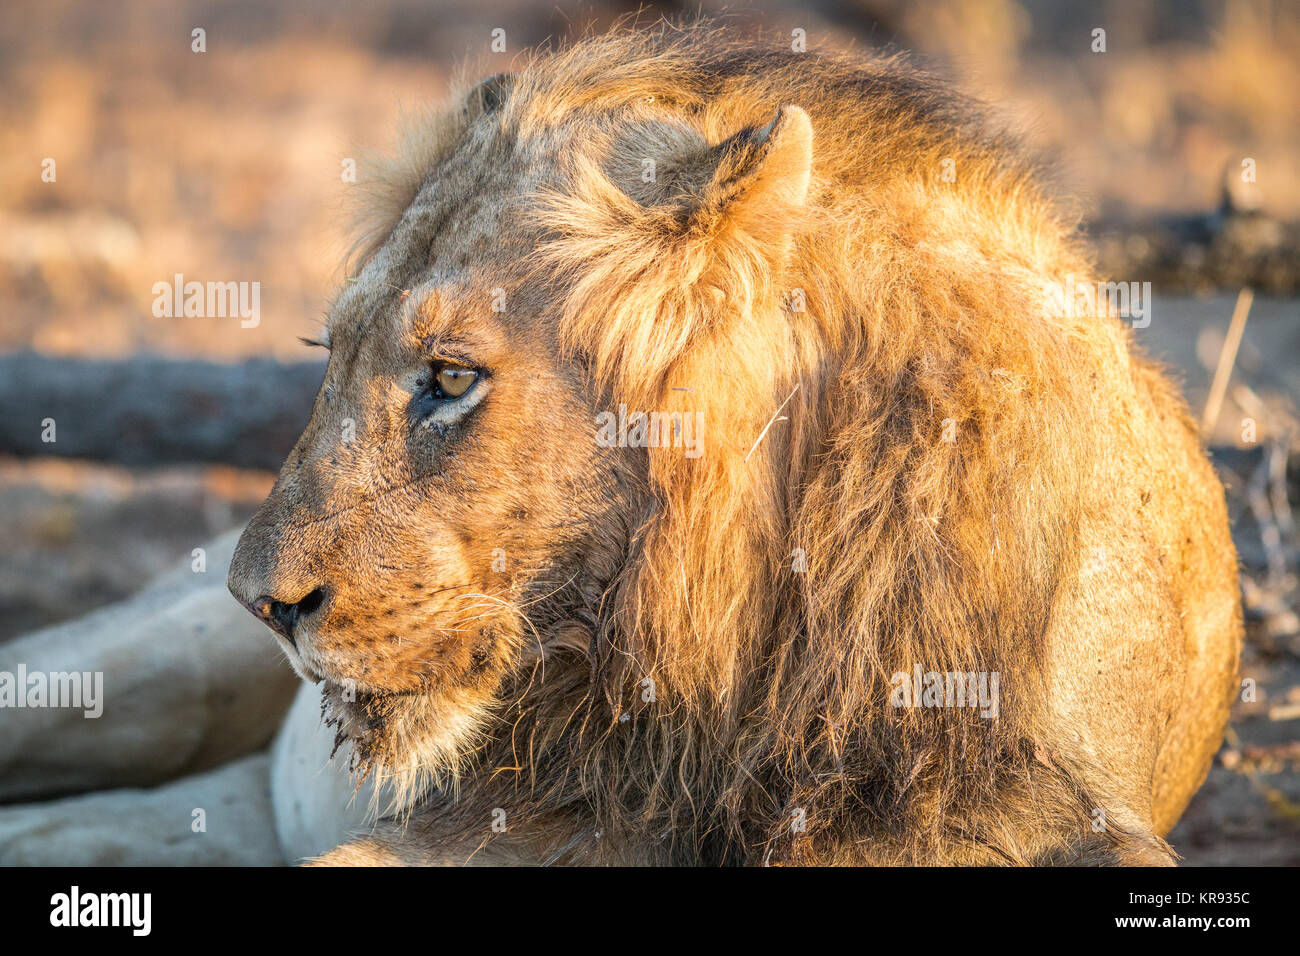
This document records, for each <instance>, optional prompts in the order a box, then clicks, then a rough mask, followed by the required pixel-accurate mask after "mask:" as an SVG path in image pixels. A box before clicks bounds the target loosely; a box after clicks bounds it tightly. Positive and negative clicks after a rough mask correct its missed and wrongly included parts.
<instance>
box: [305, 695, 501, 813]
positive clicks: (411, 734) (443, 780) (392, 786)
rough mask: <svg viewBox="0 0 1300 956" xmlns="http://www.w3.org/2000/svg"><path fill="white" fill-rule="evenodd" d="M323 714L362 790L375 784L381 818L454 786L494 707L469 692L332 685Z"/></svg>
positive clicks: (338, 747)
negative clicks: (386, 690)
mask: <svg viewBox="0 0 1300 956" xmlns="http://www.w3.org/2000/svg"><path fill="white" fill-rule="evenodd" d="M323 686H324V690H323V691H322V693H321V708H322V715H323V718H324V720H325V723H326V725H327V726H330V727H333V728H334V731H335V734H334V748H335V754H336V755H337V754H338V753H339V751H340V750H343V749H346V750H347V751H348V760H349V764H348V766H349V770H351V771H352V773H353V774H354V775H355V776H356V778H357V781H358V784H360V782H361V781H362V780H365V779H366V778H367V777H371V778H373V780H374V782H375V784H376V786H375V794H376V800H377V801H378V802H379V803H380V804H381V806H379V807H377V808H376V809H378V810H379V812H380V813H381V814H385V815H387V814H391V813H401V812H404V811H407V810H410V809H411V808H412V807H414V806H415V805H417V804H418V803H419V802H420V801H421V800H422V799H423V798H424V797H425V796H426V795H427V794H428V792H429V791H430V789H432V788H444V787H446V786H447V785H449V784H452V785H454V783H455V781H456V779H457V777H458V776H459V771H460V768H461V766H462V765H463V763H464V759H465V755H466V754H467V753H469V752H470V751H471V750H472V749H473V746H474V744H475V743H476V742H477V739H478V737H479V735H480V731H481V728H482V726H483V724H484V722H485V720H486V716H487V709H488V707H487V704H488V702H487V701H484V700H480V699H478V697H479V695H478V694H475V693H474V692H472V691H470V690H468V689H458V688H451V689H439V690H437V691H430V692H427V693H400V694H389V693H378V692H373V691H361V690H355V691H350V692H348V691H345V690H344V688H343V687H341V686H339V685H338V684H335V683H333V682H328V681H327V682H325V683H324V685H323Z"/></svg>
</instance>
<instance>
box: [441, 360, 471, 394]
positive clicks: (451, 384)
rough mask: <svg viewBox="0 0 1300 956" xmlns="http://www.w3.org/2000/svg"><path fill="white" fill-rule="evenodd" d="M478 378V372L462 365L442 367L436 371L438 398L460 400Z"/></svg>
mask: <svg viewBox="0 0 1300 956" xmlns="http://www.w3.org/2000/svg"><path fill="white" fill-rule="evenodd" d="M477 378H478V372H476V371H475V370H474V369H472V368H465V366H463V365H443V366H442V367H441V368H439V369H438V370H437V391H438V392H440V393H441V395H439V396H438V397H440V398H460V397H461V396H462V395H464V394H465V392H467V391H468V390H469V387H470V386H471V385H473V384H474V382H475V380H476V379H477Z"/></svg>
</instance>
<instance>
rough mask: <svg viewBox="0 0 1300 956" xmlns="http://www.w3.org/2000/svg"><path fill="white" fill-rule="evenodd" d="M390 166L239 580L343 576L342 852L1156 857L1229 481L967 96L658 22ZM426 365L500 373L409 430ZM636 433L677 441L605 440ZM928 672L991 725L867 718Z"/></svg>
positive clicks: (576, 53)
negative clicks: (389, 784) (637, 422)
mask: <svg viewBox="0 0 1300 956" xmlns="http://www.w3.org/2000/svg"><path fill="white" fill-rule="evenodd" d="M417 142H418V143H419V144H421V145H419V146H418V147H417V148H416V150H415V152H413V153H411V154H409V155H408V157H407V158H406V159H404V160H402V161H400V162H399V163H398V164H397V166H396V167H395V170H396V172H394V173H393V174H392V176H391V178H390V180H388V181H387V184H386V186H385V187H384V192H385V194H386V195H387V197H388V198H387V199H385V200H384V201H376V202H375V203H374V205H373V206H372V209H373V211H374V213H375V217H374V219H373V220H372V221H371V223H370V224H369V225H368V226H367V227H366V228H365V229H364V230H363V231H364V232H365V234H366V235H368V236H370V237H371V239H370V241H369V242H368V243H367V244H366V245H365V247H364V249H363V252H364V255H365V256H366V257H368V258H367V259H366V262H365V265H364V268H363V269H362V270H361V271H360V272H359V274H358V275H357V276H356V280H355V281H354V282H352V283H350V284H349V286H348V287H347V288H346V289H345V290H344V293H343V295H342V296H341V297H340V299H339V301H338V302H337V303H336V305H335V308H334V311H333V314H332V317H331V328H330V338H331V341H332V355H331V361H330V366H329V371H328V372H327V375H326V381H325V385H324V387H323V389H322V393H321V396H320V398H319V399H318V401H317V405H316V409H315V412H314V414H313V418H312V421H311V423H310V424H309V425H308V427H307V430H306V431H305V432H304V435H303V437H302V439H301V440H300V442H299V445H298V447H297V448H296V449H295V450H294V452H293V453H292V454H291V456H290V458H289V460H288V462H286V465H285V469H284V472H283V473H282V475H281V477H280V481H279V483H278V485H277V487H276V489H275V491H274V492H273V493H272V495H271V498H270V499H269V500H268V502H267V504H266V506H265V507H264V509H263V510H262V512H260V513H259V515H258V516H257V517H256V518H255V519H254V521H253V522H252V523H251V524H250V526H249V529H248V530H247V532H246V533H245V536H244V539H243V540H242V541H241V545H240V549H239V552H238V553H237V555H236V558H235V561H234V563H233V565H232V570H231V578H230V582H231V588H232V591H233V592H234V593H235V594H236V595H237V596H238V597H240V598H241V599H243V600H245V601H246V602H250V603H251V602H253V601H254V599H255V598H257V597H258V596H259V595H270V596H273V597H275V598H276V599H278V600H283V601H286V602H292V601H296V600H299V599H300V598H301V597H302V596H303V595H305V594H307V593H308V592H310V591H311V590H312V589H313V588H315V587H318V586H324V587H327V588H328V593H329V597H328V599H327V601H326V602H325V604H324V605H323V606H322V607H321V609H320V610H319V611H317V612H316V613H314V614H313V615H312V616H311V618H310V619H308V620H307V621H306V622H305V623H304V625H303V627H302V629H301V633H300V634H299V636H298V638H297V641H296V645H297V646H296V647H291V646H289V645H288V644H287V643H284V642H282V643H283V644H284V646H285V649H286V651H287V652H288V653H289V655H290V658H291V660H293V661H294V662H295V664H296V666H298V668H299V670H300V672H301V673H303V674H304V675H305V676H308V677H309V678H312V679H320V678H323V679H325V680H326V682H327V690H326V699H327V702H328V703H329V704H330V710H331V713H332V714H333V718H334V719H335V720H337V721H338V723H339V726H340V730H341V732H342V733H341V740H342V741H346V742H348V743H349V746H352V747H353V748H354V749H355V752H356V753H357V755H358V757H359V761H360V766H361V767H363V768H368V769H369V770H370V771H371V772H374V773H378V774H385V773H392V774H396V775H398V776H399V777H401V778H402V781H401V782H402V784H403V785H402V786H400V787H399V789H400V790H402V792H403V793H404V794H405V796H406V804H407V806H408V807H409V808H410V809H411V814H410V819H409V821H405V820H404V822H401V823H399V824H397V825H395V826H393V827H390V828H389V830H388V831H386V832H385V833H384V834H383V835H381V836H379V837H375V838H372V839H371V841H370V842H369V843H367V844H365V845H364V846H361V845H358V846H357V847H356V848H354V849H353V850H347V849H345V850H342V851H339V853H338V855H337V857H336V859H337V860H339V861H344V862H346V861H348V860H354V859H380V858H383V859H390V860H401V861H407V862H410V861H420V860H424V861H441V860H444V859H446V858H447V857H448V856H451V857H455V858H460V857H461V856H465V857H468V856H469V855H470V854H471V853H482V852H489V853H498V854H500V855H501V856H502V857H503V858H507V859H511V860H514V859H519V858H529V859H534V860H537V861H543V862H599V861H621V862H706V863H760V862H796V863H804V862H808V863H851V862H873V863H939V864H947V863H989V862H1013V863H1034V862H1071V861H1074V862H1080V861H1083V862H1099V861H1111V862H1152V861H1156V862H1159V861H1162V860H1163V861H1167V860H1168V859H1169V854H1168V848H1167V847H1166V846H1165V845H1164V844H1163V842H1162V840H1161V839H1160V837H1161V836H1162V835H1163V834H1164V833H1166V832H1167V831H1168V829H1169V828H1170V827H1171V826H1172V824H1173V823H1174V821H1175V820H1176V819H1177V817H1178V815H1179V813H1180V812H1181V810H1182V808H1183V807H1184V806H1185V805H1186V803H1187V801H1188V799H1190V796H1191V794H1192V793H1193V792H1194V791H1195V789H1196V787H1197V786H1198V785H1199V783H1200V781H1201V780H1202V779H1203V777H1204V774H1205V772H1206V770H1207V768H1208V766H1209V762H1210V760H1211V758H1212V755H1213V753H1214V751H1215V749H1216V748H1217V746H1218V741H1219V737H1220V734H1221V732H1222V728H1223V725H1224V722H1225V721H1226V718H1227V712H1228V705H1229V701H1230V699H1231V696H1232V694H1233V690H1234V682H1235V674H1236V666H1237V655H1238V647H1239V642H1240V635H1241V625H1240V610H1239V606H1238V596H1237V590H1236V568H1235V556H1234V553H1233V550H1232V545H1231V542H1230V539H1229V537H1228V531H1227V521H1226V515H1225V510H1224V504H1223V496H1222V489H1221V488H1220V487H1219V485H1218V483H1217V481H1216V479H1215V477H1214V475H1213V473H1212V471H1211V470H1210V468H1209V465H1208V463H1207V462H1206V460H1205V458H1204V455H1203V453H1202V451H1201V449H1200V447H1199V445H1198V441H1197V438H1196V434H1195V431H1194V428H1193V427H1192V423H1191V422H1190V420H1189V418H1188V415H1187V412H1186V409H1185V408H1184V406H1183V404H1182V402H1181V399H1180V398H1179V397H1178V396H1177V395H1176V393H1175V392H1174V390H1173V389H1172V388H1170V386H1169V385H1168V383H1167V382H1166V380H1165V379H1164V378H1163V377H1162V376H1161V375H1160V374H1159V372H1158V371H1156V370H1155V369H1154V368H1153V367H1152V366H1151V365H1150V363H1149V362H1148V361H1147V360H1145V359H1143V358H1142V357H1141V356H1140V354H1139V353H1138V352H1137V350H1136V349H1135V347H1134V344H1133V336H1132V333H1131V332H1129V331H1128V329H1127V328H1126V327H1125V325H1124V324H1123V323H1122V322H1121V321H1119V320H1117V319H1115V318H1110V317H1101V316H1083V317H1077V316H1070V315H1065V316H1063V315H1057V314H1053V310H1052V308H1051V307H1050V305H1049V304H1048V300H1047V294H1046V291H1045V287H1046V286H1047V284H1048V283H1050V282H1061V283H1064V282H1066V281H1067V279H1068V278H1070V277H1072V278H1073V280H1074V281H1076V282H1082V281H1084V280H1085V279H1087V278H1091V277H1092V276H1091V271H1090V265H1089V263H1088V260H1087V258H1086V256H1085V254H1084V252H1083V251H1082V250H1081V248H1080V247H1079V244H1078V243H1077V241H1076V239H1075V237H1074V235H1073V232H1072V230H1071V228H1070V227H1069V226H1068V225H1067V224H1065V223H1063V222H1062V220H1061V218H1060V217H1059V215H1058V213H1057V212H1056V211H1055V210H1054V208H1053V206H1052V205H1051V203H1050V202H1049V200H1048V199H1047V198H1046V197H1045V195H1044V193H1043V191H1042V189H1041V188H1040V187H1039V185H1038V184H1037V177H1036V174H1035V172H1034V170H1033V169H1032V168H1031V167H1030V166H1029V165H1028V164H1026V163H1025V162H1024V161H1023V160H1022V159H1021V158H1020V154H1019V152H1018V151H1017V149H1016V148H1015V146H1014V144H1013V143H1011V142H1010V141H1009V140H1008V139H1007V138H1006V137H1005V136H1003V135H1002V134H1000V133H997V132H996V131H995V130H994V129H993V127H991V126H990V124H989V122H988V120H987V119H986V118H985V117H984V115H983V112H982V111H981V110H980V109H978V108H977V107H975V106H974V105H973V104H971V103H970V102H968V101H966V100H965V99H963V98H961V97H959V96H957V95H956V94H954V93H953V92H952V91H951V90H949V89H947V88H946V87H943V86H942V85H940V84H938V83H936V82H935V81H933V80H931V79H929V78H927V77H925V76H924V75H921V74H918V73H916V72H915V71H913V70H912V69H911V68H910V67H908V66H907V65H906V64H904V63H901V62H898V61H895V60H872V59H857V58H839V57H830V56H818V55H813V54H805V55H798V54H791V53H788V52H785V51H784V49H782V48H781V47H780V46H778V45H775V44H773V45H772V46H770V47H769V46H761V45H749V44H743V43H738V42H734V41H732V40H730V39H729V38H727V37H726V36H725V35H724V34H720V33H718V32H715V31H712V30H710V29H707V28H693V29H684V30H677V29H667V28H666V29H663V30H660V31H654V32H642V33H629V34H620V35H616V36H611V37H603V38H599V39H593V40H588V41H584V42H582V43H580V44H577V45H575V46H574V47H572V48H570V49H567V50H563V51H560V52H558V53H554V54H548V55H545V56H538V57H537V58H535V59H534V60H532V61H530V62H528V63H526V64H525V65H524V66H523V67H522V69H520V70H519V71H518V72H517V73H516V74H514V75H513V76H511V77H507V78H494V79H493V80H492V81H489V83H488V85H486V86H483V87H479V88H476V89H474V90H471V91H470V92H469V93H468V94H467V95H466V96H465V97H464V98H463V99H462V101H461V105H459V106H457V107H455V108H453V109H452V110H449V111H448V112H447V113H446V114H445V115H444V116H442V117H441V118H439V119H437V120H434V121H433V122H432V123H431V124H430V125H429V126H427V127H426V128H425V133H424V135H422V136H420V137H417ZM646 160H653V161H654V170H655V175H654V177H653V178H652V179H649V180H647V179H646V178H645V177H643V176H642V175H641V173H642V172H643V171H644V170H645V169H646V165H645V161H646ZM946 160H951V161H952V163H951V165H950V166H949V165H947V164H946V163H945V161H946ZM946 168H950V169H952V170H954V171H955V174H956V175H955V181H947V180H946V178H945V176H944V175H943V174H944V170H945V169H946ZM501 301H504V302H505V303H506V308H505V311H504V312H499V313H498V312H494V311H493V310H492V306H493V304H494V303H499V302H501ZM1058 311H1059V310H1058ZM438 359H454V360H456V361H458V362H462V363H464V364H469V365H472V366H474V367H476V368H480V369H483V370H484V372H485V378H484V379H483V382H482V384H483V389H482V390H481V391H479V392H475V393H473V394H474V395H475V396H476V398H475V401H476V402H477V404H475V405H474V406H473V407H472V408H471V409H469V410H468V411H466V412H464V413H457V414H458V415H459V417H457V418H454V419H448V420H446V421H444V422H442V423H441V424H439V425H438V426H437V427H430V426H426V425H422V424H421V423H420V421H419V420H417V419H416V418H413V415H412V411H411V409H412V407H413V405H412V403H413V402H417V401H418V394H419V392H420V390H421V389H422V388H423V387H424V385H425V384H426V382H427V378H428V375H429V372H428V369H429V365H430V363H431V362H434V361H436V360H438ZM476 388H478V386H476ZM620 403H623V404H625V405H626V406H627V407H628V408H629V409H633V410H647V411H649V410H658V411H679V412H685V413H691V414H693V413H696V412H701V413H703V421H704V422H705V425H706V432H705V436H706V444H705V451H704V454H703V455H702V456H701V457H699V458H690V457H688V456H686V455H685V454H683V450H682V448H679V447H658V448H650V449H648V450H647V449H643V448H604V447H599V446H598V445H597V443H596V441H595V438H594V435H595V431H596V428H595V425H594V424H593V422H594V421H595V420H596V419H595V416H596V415H597V414H598V413H599V412H601V411H604V410H612V409H616V408H617V407H618V406H619V404H620ZM349 421H351V422H352V423H353V425H354V427H355V432H356V438H355V440H354V441H348V440H346V439H345V438H344V437H343V436H344V435H345V434H346V427H347V422H349ZM945 429H947V430H948V432H949V433H950V434H949V436H948V437H954V438H955V440H953V441H947V440H945ZM496 549H501V552H502V553H504V555H505V556H506V559H507V562H508V564H507V570H506V571H505V572H504V573H501V572H499V571H497V570H494V569H493V561H494V556H495V555H496V554H497V553H498V552H497V550H496ZM796 549H798V551H797V554H798V555H800V556H802V557H803V559H804V560H805V561H806V567H802V566H801V568H800V569H796V567H795V560H794V556H795V555H796ZM917 665H919V666H920V667H921V668H922V670H923V671H939V672H977V673H989V672H997V673H999V674H1000V676H1001V687H1002V697H1001V705H1000V712H999V714H998V716H997V718H996V719H988V718H986V717H983V716H981V715H980V714H979V712H978V711H977V710H976V709H973V708H953V707H948V708H943V707H940V708H916V709H898V708H893V707H891V706H890V693H891V678H892V675H894V674H896V673H898V672H908V673H910V672H911V671H912V669H913V667H914V666H917ZM349 681H351V682H353V683H354V685H355V687H356V688H357V689H358V696H357V700H356V701H354V702H347V701H344V700H343V699H342V695H341V694H340V692H339V689H338V688H339V687H340V686H343V685H347V682H349ZM651 690H653V693H650V691H651ZM395 692H400V696H396V695H395ZM449 727H456V728H458V729H457V731H456V733H454V734H452V735H451V736H450V737H448V728H449ZM448 773H450V774H451V776H450V777H449V776H447V774H448ZM426 776H427V777H428V779H424V778H425V777H426ZM453 782H454V784H455V785H452V784H453ZM497 809H501V810H504V811H505V818H504V819H505V821H506V830H505V832H504V833H503V832H499V829H493V828H492V826H491V823H492V820H493V811H494V810H497ZM1099 819H1100V820H1103V821H1104V824H1105V825H1104V826H1101V827H1095V826H1094V823H1095V822H1096V821H1097V820H1099ZM794 821H799V822H800V823H801V826H792V822H794ZM395 841H396V842H395ZM395 846H397V847H399V848H400V849H394V847H395ZM456 848H469V849H461V850H457V849H456ZM494 848H495V849H494ZM325 862H329V858H327V859H326V860H325Z"/></svg>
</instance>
